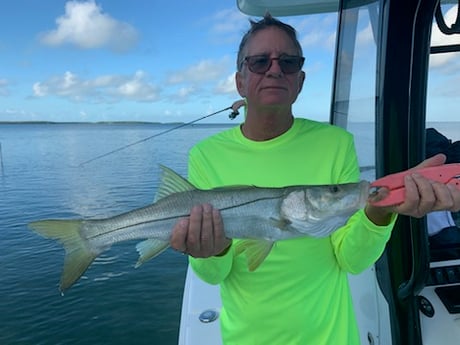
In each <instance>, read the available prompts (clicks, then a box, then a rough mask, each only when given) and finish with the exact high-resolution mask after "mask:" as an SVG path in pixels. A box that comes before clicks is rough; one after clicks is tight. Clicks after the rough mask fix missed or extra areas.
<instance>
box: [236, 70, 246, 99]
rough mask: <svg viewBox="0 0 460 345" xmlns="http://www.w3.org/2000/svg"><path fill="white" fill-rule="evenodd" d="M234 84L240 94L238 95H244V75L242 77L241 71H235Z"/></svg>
mask: <svg viewBox="0 0 460 345" xmlns="http://www.w3.org/2000/svg"><path fill="white" fill-rule="evenodd" d="M235 84H236V89H237V90H238V93H239V94H240V96H241V97H246V91H245V87H244V77H243V73H242V72H236V73H235Z"/></svg>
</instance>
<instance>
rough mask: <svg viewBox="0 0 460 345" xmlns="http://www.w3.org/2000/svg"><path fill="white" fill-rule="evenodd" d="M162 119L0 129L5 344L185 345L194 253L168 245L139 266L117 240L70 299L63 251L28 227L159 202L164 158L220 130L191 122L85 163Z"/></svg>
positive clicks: (1, 340)
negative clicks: (184, 310)
mask: <svg viewBox="0 0 460 345" xmlns="http://www.w3.org/2000/svg"><path fill="white" fill-rule="evenodd" d="M168 128H170V126H169V127H168V126H159V125H90V124H78V125H49V124H47V125H42V124H40V125H32V124H30V125H0V143H1V149H2V150H1V153H2V155H1V158H2V162H1V163H3V164H2V166H3V169H2V171H1V176H0V191H1V193H0V195H1V196H0V227H1V230H0V344H34V345H36V344H131V343H135V344H165V345H169V344H177V339H178V325H179V320H180V307H181V302H182V287H183V283H184V279H185V272H186V267H187V259H186V257H185V256H183V255H181V254H179V253H177V252H174V251H173V250H167V251H166V252H164V253H163V254H162V255H160V256H159V257H157V258H156V259H155V260H152V261H150V262H148V263H146V264H144V265H143V266H141V267H140V268H138V269H134V267H133V266H134V264H135V262H136V260H137V252H136V250H135V244H136V243H135V242H134V243H131V242H126V243H121V244H119V245H116V246H113V247H112V248H111V249H110V250H109V251H107V252H105V253H103V254H102V255H101V257H99V258H98V259H96V261H95V263H94V264H93V265H92V266H91V267H90V268H89V270H88V271H87V272H86V273H85V275H84V277H83V278H82V279H80V280H79V281H78V282H77V283H76V284H75V285H74V286H73V287H72V288H71V289H69V290H68V291H67V292H66V294H65V295H64V296H61V295H60V293H59V291H58V286H57V284H58V282H59V279H60V274H61V267H62V261H63V257H64V252H63V249H62V248H61V246H60V245H58V244H56V243H54V241H51V240H47V239H44V238H42V237H40V236H38V235H36V234H35V233H34V232H32V231H30V230H29V229H28V228H27V223H28V222H30V221H32V220H38V219H43V218H68V217H82V216H83V217H89V218H96V217H106V216H111V215H115V214H117V213H121V212H124V211H127V210H130V209H134V208H137V207H141V206H144V205H147V204H149V203H151V202H152V201H153V199H154V195H155V190H156V188H157V186H158V179H159V173H160V171H159V167H158V165H159V164H160V163H161V164H164V165H166V166H169V167H171V168H173V169H174V170H176V171H177V172H179V173H180V174H182V175H183V176H185V174H186V164H187V151H188V149H189V148H190V146H191V145H193V144H194V143H195V142H196V141H198V140H199V139H201V138H203V137H206V136H209V135H210V134H213V133H215V132H217V131H219V130H221V129H222V126H217V127H216V126H192V127H187V128H183V129H180V130H177V131H173V132H171V133H168V134H165V135H163V136H159V137H157V138H154V139H152V140H150V141H147V142H144V143H142V144H139V145H135V146H133V147H130V148H129V149H126V150H124V151H120V152H118V153H116V154H113V155H110V156H107V157H105V158H102V159H99V160H96V161H93V162H91V163H88V164H86V165H84V166H81V167H79V166H78V165H79V164H80V163H81V162H84V161H87V160H89V159H92V158H94V157H96V156H98V155H101V154H104V153H106V152H108V151H111V150H112V149H114V148H117V147H121V146H123V145H124V144H126V143H131V142H135V141H137V140H140V139H143V138H145V137H149V136H151V135H154V134H156V133H160V132H161V131H164V130H165V129H168Z"/></svg>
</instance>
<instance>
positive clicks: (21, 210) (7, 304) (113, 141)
mask: <svg viewBox="0 0 460 345" xmlns="http://www.w3.org/2000/svg"><path fill="white" fill-rule="evenodd" d="M167 128H168V127H165V126H158V125H83V124H82V125H0V144H1V153H2V156H1V158H2V159H1V163H3V164H2V165H3V170H0V193H1V194H0V195H1V197H0V224H1V230H0V344H34V345H35V344H128V343H135V344H160V345H175V344H177V339H178V325H179V320H180V308H181V302H182V287H183V283H184V278H185V271H186V265H187V260H186V257H185V256H182V255H180V254H178V253H176V252H174V251H172V250H168V251H166V252H165V253H163V254H162V255H160V256H159V257H158V258H156V259H154V260H152V261H150V262H148V263H146V264H144V265H143V266H141V267H140V268H138V269H134V268H133V265H134V263H135V262H136V261H137V253H136V250H135V247H134V246H135V243H132V242H126V243H122V244H119V245H116V246H114V247H113V248H112V249H110V250H109V251H108V252H105V253H104V254H103V255H102V256H101V257H100V258H98V259H97V260H96V261H95V263H94V264H93V265H92V266H91V267H90V269H89V270H88V271H87V272H86V273H85V276H84V277H83V278H82V279H80V280H79V281H78V282H77V283H76V284H75V285H74V286H73V287H72V288H71V289H70V290H69V291H67V293H66V295H65V296H63V297H62V296H60V294H59V292H58V288H57V284H58V282H59V277H60V273H61V265H62V260H63V254H64V253H63V250H62V248H61V247H60V246H59V245H57V244H55V243H54V242H53V241H50V240H47V239H44V238H41V237H39V236H38V235H36V234H35V233H33V232H31V231H30V230H28V229H27V226H26V224H27V223H28V222H30V221H32V220H37V219H43V218H67V217H81V216H84V217H106V216H111V215H114V214H117V213H120V212H124V211H127V210H130V209H133V208H137V207H141V206H144V205H146V204H148V203H150V202H151V201H152V200H153V198H154V195H155V190H156V188H157V185H158V179H159V168H158V164H164V165H166V166H169V167H171V168H173V169H174V170H176V171H177V172H179V173H180V174H182V175H184V176H185V173H186V163H187V151H188V150H189V148H190V147H191V146H192V145H193V144H194V143H195V142H197V141H198V140H200V139H201V138H204V137H206V136H209V135H211V134H213V133H215V132H217V131H220V130H221V129H222V128H223V127H222V126H193V127H186V128H182V129H179V130H176V131H173V132H170V133H168V134H166V135H162V136H159V137H157V138H154V139H153V140H150V141H147V142H144V143H142V144H140V145H136V146H133V147H131V148H129V149H127V150H124V151H121V152H119V153H116V154H113V155H110V156H108V157H105V158H103V159H100V160H97V161H94V162H92V163H89V164H87V165H84V166H83V167H78V165H79V164H80V163H81V162H84V161H87V160H89V159H91V158H94V157H96V156H98V155H101V154H104V153H106V152H108V151H111V150H113V149H115V148H117V147H120V146H123V145H125V144H127V143H131V142H135V141H137V140H140V139H143V138H145V137H148V136H151V135H153V134H156V133H159V132H161V131H163V130H165V129H167ZM438 128H439V129H440V130H441V131H442V132H443V133H445V134H446V135H447V136H448V137H450V138H453V139H454V140H459V139H460V128H459V123H456V124H455V126H452V125H450V124H444V125H443V124H439V127H438ZM350 130H351V131H352V132H354V134H355V136H356V141H357V148H358V153H359V156H360V164H361V165H365V166H367V165H370V164H373V161H372V157H373V147H374V142H373V139H372V137H373V129H372V127H369V125H365V124H357V125H354V126H350ZM0 169H1V166H0Z"/></svg>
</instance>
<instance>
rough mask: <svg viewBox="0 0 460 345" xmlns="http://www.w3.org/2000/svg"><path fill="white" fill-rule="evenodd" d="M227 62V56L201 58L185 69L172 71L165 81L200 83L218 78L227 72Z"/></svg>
mask: <svg viewBox="0 0 460 345" xmlns="http://www.w3.org/2000/svg"><path fill="white" fill-rule="evenodd" d="M229 63H230V60H229V58H227V57H224V58H223V59H221V60H219V61H215V60H202V61H199V62H198V63H197V64H195V65H192V66H190V67H188V68H186V69H185V70H182V71H179V72H176V73H172V74H171V76H170V77H169V78H168V80H167V83H168V84H180V83H202V82H206V81H214V80H218V79H219V78H221V76H222V75H223V74H225V73H227V70H228V66H229Z"/></svg>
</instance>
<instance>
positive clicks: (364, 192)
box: [359, 181, 371, 208]
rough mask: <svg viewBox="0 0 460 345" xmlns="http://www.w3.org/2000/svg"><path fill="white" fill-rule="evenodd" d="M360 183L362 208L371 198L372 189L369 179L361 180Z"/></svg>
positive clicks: (360, 204)
mask: <svg viewBox="0 0 460 345" xmlns="http://www.w3.org/2000/svg"><path fill="white" fill-rule="evenodd" d="M360 184H361V186H362V188H361V195H360V197H359V206H360V208H363V207H364V206H365V205H366V203H367V201H368V200H369V196H370V192H371V189H370V183H369V182H368V181H361V182H360Z"/></svg>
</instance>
